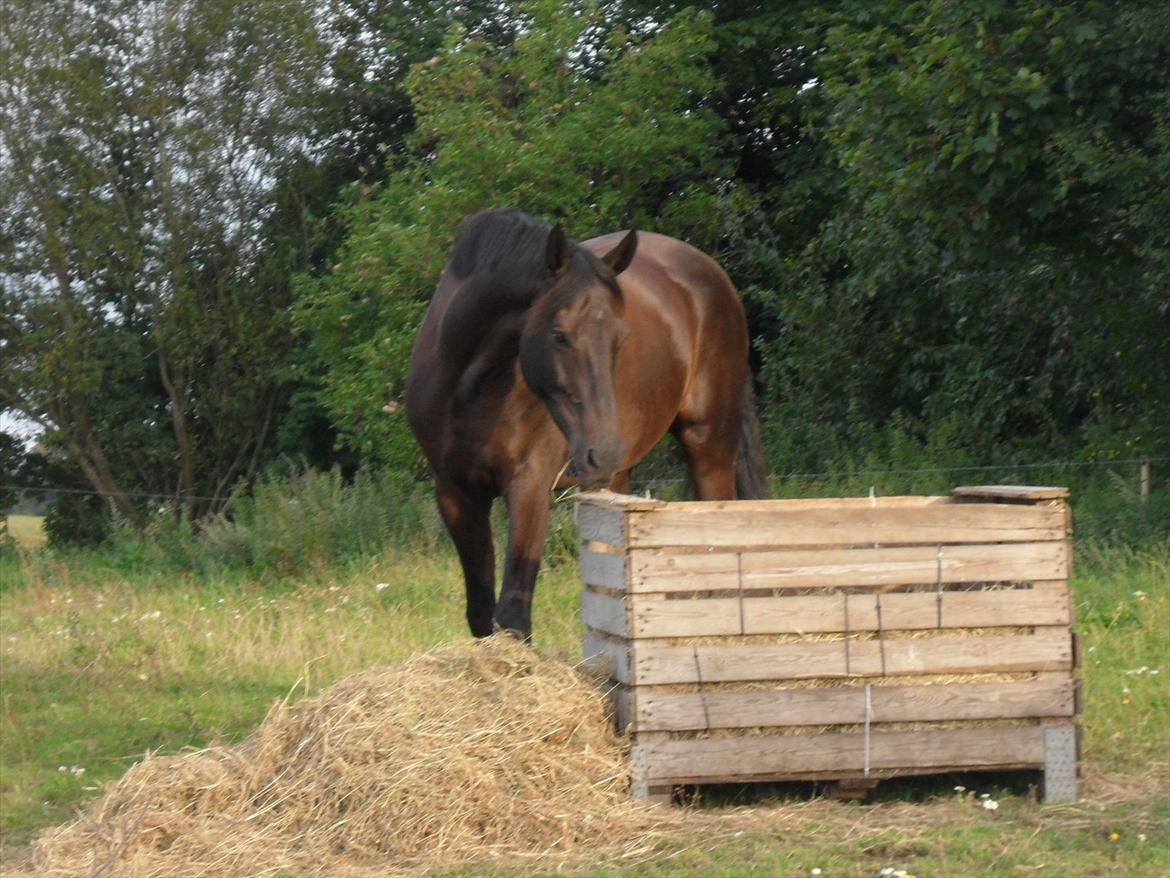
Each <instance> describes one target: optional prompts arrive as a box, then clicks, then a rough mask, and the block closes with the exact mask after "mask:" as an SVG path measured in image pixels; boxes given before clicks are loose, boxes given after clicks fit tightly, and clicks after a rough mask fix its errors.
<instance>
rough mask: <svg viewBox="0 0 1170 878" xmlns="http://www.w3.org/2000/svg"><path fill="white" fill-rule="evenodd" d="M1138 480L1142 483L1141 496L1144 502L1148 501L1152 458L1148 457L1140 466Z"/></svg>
mask: <svg viewBox="0 0 1170 878" xmlns="http://www.w3.org/2000/svg"><path fill="white" fill-rule="evenodd" d="M1138 481H1139V482H1140V483H1141V489H1140V493H1141V498H1142V502H1143V503H1146V502H1148V501H1149V499H1150V460H1149V458H1146V459H1145V460H1143V461H1142V462H1141V464H1140V466H1139V468H1138Z"/></svg>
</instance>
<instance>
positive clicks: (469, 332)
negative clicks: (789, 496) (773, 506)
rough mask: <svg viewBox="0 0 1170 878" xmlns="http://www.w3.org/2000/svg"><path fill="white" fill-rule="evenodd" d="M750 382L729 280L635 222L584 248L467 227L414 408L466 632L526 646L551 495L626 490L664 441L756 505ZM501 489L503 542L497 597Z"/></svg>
mask: <svg viewBox="0 0 1170 878" xmlns="http://www.w3.org/2000/svg"><path fill="white" fill-rule="evenodd" d="M750 380H751V376H750V372H749V369H748V333H747V326H746V323H745V321H744V313H743V308H742V306H741V305H740V302H739V298H738V296H737V294H736V291H735V287H734V286H733V285H732V283H731V280H730V279H729V278H728V276H727V274H726V273H725V272H724V271H723V269H722V268H720V267H719V265H718V264H717V263H716V262H715V261H714V260H713V259H712V258H711V257H709V256H707V255H706V254H704V253H702V252H700V251H699V250H697V249H695V248H694V247H692V246H690V245H689V244H685V243H683V242H682V241H678V240H675V239H673V238H668V237H666V236H664V235H657V234H649V233H645V232H643V233H638V232H637V231H633V230H631V231H629V232H627V233H624V234H623V233H621V232H615V233H613V234H609V235H603V236H601V237H599V238H592V239H590V240H588V241H583V242H581V243H576V242H574V241H571V240H569V238H567V237H566V235H565V233H564V231H563V230H562V229H561V227H560V226H559V225H552V224H550V223H547V222H544V221H543V220H540V219H536V218H534V217H531V216H529V215H527V214H525V213H522V212H520V211H515V210H487V211H482V212H480V213H476V214H474V215H472V216H471V217H469V218H467V219H466V220H464V222H463V225H462V226H461V228H460V230H459V232H458V234H457V236H456V239H455V243H454V245H453V246H452V248H451V251H450V253H449V254H448V258H447V263H446V266H445V267H444V269H443V273H442V276H441V277H440V278H439V283H438V286H437V288H436V289H435V293H434V297H433V298H432V300H431V303H430V306H429V308H428V309H427V312H426V315H425V316H424V318H423V322H422V326H421V327H420V329H419V332H418V337H417V338H416V340H415V345H414V350H413V352H412V354H411V361H410V369H409V372H408V374H407V378H406V395H405V403H406V415H407V419H408V421H409V423H410V427H411V429H412V430H413V431H414V434H415V436H416V437H417V438H418V441H419V444H420V445H421V446H422V450H423V452H424V454H425V455H426V457H427V460H428V461H429V462H430V465H431V468H432V470H433V472H434V478H435V494H436V499H437V501H438V506H439V511H440V514H441V515H442V518H443V522H444V523H445V524H446V526H447V530H448V531H449V532H450V534H451V538H452V540H453V541H454V543H455V548H456V550H457V551H458V553H459V560H460V563H461V566H462V568H463V577H464V581H465V585H466V589H467V622H468V625H469V626H470V627H471V632H472V634H474V635H475V636H477V637H483V636H486V635H489V634H491V633H493V632H494V631H498V630H504V631H509V632H511V633H513V634H514V635H516V636H518V637H521V638H524V639H530V638H531V634H532V621H531V619H532V593H533V587H534V585H535V582H536V574H537V571H538V569H539V567H540V559H541V554H542V550H543V548H544V540H545V535H546V533H547V530H548V521H549V491H550V489H552V488H567V487H569V486H573V485H579V486H582V487H585V488H596V487H602V486H607V487H609V488H611V489H612V490H615V491H624V490H628V489H629V484H630V470H631V468H632V467H633V466H634V464H636V463H637V462H638V461H639V460H640V459H641V458H642V457H644V456H645V455H646V454H647V453H648V452H649V451H650V449H652V448H653V447H654V445H655V444H656V443H657V442H658V440H659V439H660V438H661V437H662V436H664V435H665V434H666V432H667V431H671V432H672V433H673V434H674V435H675V437H677V439H678V440H679V442H680V443H681V444H682V447H683V449H684V451H685V453H686V458H687V462H688V466H689V469H690V474H691V480H692V482H693V485H694V489H695V492H696V494H697V495H698V497H699V499H704V500H732V499H736V498H740V499H749V498H758V497H762V496H764V491H765V472H764V466H763V460H762V455H761V453H760V445H759V428H758V424H757V421H756V415H755V408H754V404H753V402H752V394H751V389H750V383H749V382H750ZM500 496H502V497H503V498H504V500H505V502H506V504H507V511H508V519H509V537H508V549H507V559H506V561H505V564H504V571H503V574H504V582H503V587H502V590H501V592H500V596H499V600H497V599H496V595H495V550H494V547H493V542H492V533H491V523H490V511H491V505H492V502H493V500H494V499H495V498H496V497H500Z"/></svg>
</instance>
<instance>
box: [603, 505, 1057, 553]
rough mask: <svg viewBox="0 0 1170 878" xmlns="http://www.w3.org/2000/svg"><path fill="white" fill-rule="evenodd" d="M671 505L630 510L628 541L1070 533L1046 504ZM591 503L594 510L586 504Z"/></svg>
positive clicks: (888, 541)
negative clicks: (746, 506)
mask: <svg viewBox="0 0 1170 878" xmlns="http://www.w3.org/2000/svg"><path fill="white" fill-rule="evenodd" d="M773 503H774V506H772V507H769V508H767V509H757V510H752V509H744V508H742V507H740V506H739V505H738V503H726V504H720V508H714V509H710V508H702V509H700V508H695V507H698V506H700V505H701V504H682V503H680V504H668V505H667V506H664V507H663V508H661V509H657V510H648V511H633V512H630V513H628V522H627V528H626V537H627V543H626V544H627V545H629V546H630V547H655V546H774V547H785V546H789V547H796V546H806V547H817V546H864V545H874V544H880V545H915V544H924V543H925V544H930V545H939V544H944V545H945V544H949V543H992V542H1035V541H1041V540H1060V539H1064V537H1065V528H1064V513H1063V510H1061V509H1059V508H1054V507H1047V506H1020V505H1002V504H997V503H951V504H935V505H926V506H893V507H888V508H883V507H882V506H879V505H875V506H855V505H850V506H840V505H838V506H809V507H792V506H788V505H785V501H773ZM582 508H583V509H585V508H592V507H582Z"/></svg>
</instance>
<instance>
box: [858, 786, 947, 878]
mask: <svg viewBox="0 0 1170 878" xmlns="http://www.w3.org/2000/svg"><path fill="white" fill-rule="evenodd" d="M955 789H956V790H957V789H959V788H958V787H955ZM878 874H879V875H883V876H884V875H893V874H894V867H893V866H886V867H885V868H884V869H882V870H881V871H880V872H878Z"/></svg>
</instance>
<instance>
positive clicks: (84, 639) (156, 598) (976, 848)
mask: <svg viewBox="0 0 1170 878" xmlns="http://www.w3.org/2000/svg"><path fill="white" fill-rule="evenodd" d="M575 577H576V571H575V567H574V565H572V564H571V563H562V564H560V565H559V566H555V567H552V568H551V569H547V570H546V571H544V572H543V573H542V580H541V584H540V587H539V590H538V599H537V605H536V608H535V626H536V631H537V643H536V645H537V648H538V649H540V650H541V651H543V652H545V653H547V654H551V655H554V656H557V657H563V658H566V659H573V658H575V657H577V655H578V654H579V648H578V638H579V633H580V632H579V628H578V622H577V613H576V602H577V586H576V579H575ZM1074 588H1075V590H1076V594H1077V603H1078V623H1077V628H1078V630H1079V631H1080V632H1081V636H1082V641H1083V646H1084V650H1085V652H1084V655H1085V665H1084V668H1083V670H1082V675H1083V680H1084V696H1085V697H1084V703H1085V715H1084V726H1085V737H1084V764H1085V769H1086V775H1087V777H1086V782H1085V790H1084V792H1085V800H1084V801H1083V802H1082V803H1080V804H1078V805H1076V806H1064V807H1043V806H1040V805H1038V804H1036V803H1035V801H1034V800H1033V798H1032V797H1031V796H1030V795H1029V791H1028V787H1027V784H1028V781H1029V780H1031V779H1030V778H1027V777H1010V776H1005V777H995V776H979V775H966V776H958V777H946V778H938V779H932V780H920V781H915V782H909V781H907V782H890V783H887V784H884V785H883V786H882V787H881V788H880V789H879V792H878V795H877V796H876V801H875V803H874V804H871V805H865V806H859V805H857V804H845V803H836V802H830V801H826V800H823V799H810V797H809V789H808V788H802V787H799V786H788V787H772V788H764V789H755V788H734V789H730V790H713V791H711V792H708V793H706V794H704V795H703V796H702V797H701V798H700V801H699V802H698V803H697V807H696V808H695V809H694V810H693V812H692V817H691V818H689V825H690V827H691V829H690V830H688V831H687V832H684V833H682V834H681V835H680V834H677V833H676V834H674V835H671V836H669V837H662V838H659V839H656V840H654V841H652V842H648V844H647V846H646V847H645V848H643V849H642V850H640V851H637V852H634V853H633V854H631V853H630V852H626V855H625V856H620V857H619V856H613V857H611V856H608V855H604V856H603V855H599V857H598V858H595V861H594V862H588V863H582V862H578V863H569V864H563V865H562V866H561V868H560V869H559V870H556V871H555V874H565V873H566V872H568V873H571V874H574V875H582V876H619V875H620V876H626V875H629V876H633V875H662V876H665V875H673V874H694V875H724V876H753V875H761V876H763V875H769V876H771V875H791V876H806V875H809V876H811V875H813V874H820V875H822V876H826V878H828V876H859V878H869V876H877V875H879V874H882V872H881V870H882V869H889V870H891V871H890V872H887V873H885V874H894V873H895V871H896V870H902V871H904V872H905V873H906V874H915V875H918V876H920V878H921V876H927V875H930V876H939V875H954V876H967V875H992V874H1003V875H1033V874H1036V875H1054V876H1056V875H1118V876H1146V875H1149V876H1164V875H1166V874H1167V872H1168V871H1170V850H1168V846H1167V830H1168V828H1170V804H1168V802H1167V799H1168V793H1170V753H1168V731H1170V547H1168V546H1166V545H1162V546H1159V547H1155V548H1154V549H1147V550H1144V551H1140V552H1138V551H1128V550H1118V549H1113V550H1108V551H1096V552H1094V551H1081V552H1080V557H1079V558H1078V574H1077V577H1076V579H1075V581H1074ZM462 613H463V606H462V596H461V588H460V586H459V577H458V572H457V564H456V563H455V561H454V559H453V557H451V556H450V555H449V554H448V553H446V552H444V551H439V552H427V553H423V552H407V551H398V550H395V551H388V552H384V553H382V554H380V555H378V556H376V557H374V558H372V559H367V560H362V561H353V562H350V563H348V564H347V565H344V566H335V567H333V568H329V569H322V570H320V571H318V572H316V573H310V574H303V575H298V576H296V577H295V578H294V577H279V576H266V577H253V576H248V575H245V574H243V573H233V574H224V575H221V576H208V575H203V576H200V577H195V576H193V575H189V574H178V573H167V574H163V573H158V572H151V570H149V569H144V570H138V571H132V572H129V573H127V572H126V571H125V570H124V569H113V568H110V569H106V568H103V567H101V565H93V566H85V565H79V564H78V563H77V562H76V560H61V559H55V558H54V557H53V556H51V555H49V554H47V553H38V554H36V555H26V556H25V557H24V558H23V560H19V561H18V560H15V559H13V558H11V557H9V558H8V559H0V659H2V674H3V677H2V681H0V682H2V696H0V698H2V704H0V707H2V710H0V806H2V807H0V832H2V836H0V840H2V843H3V848H2V851H0V859H8V858H11V857H13V856H15V855H17V854H19V852H20V850H21V849H22V848H23V846H24V845H26V844H27V843H28V842H29V841H30V840H31V839H32V838H33V837H34V835H35V834H36V832H37V831H38V830H39V829H41V828H43V827H46V826H50V825H54V824H57V823H60V822H63V821H65V820H67V819H69V818H70V817H71V816H72V815H73V814H74V813H75V811H76V809H78V808H79V807H81V806H83V805H84V804H85V803H86V802H87V801H89V800H91V799H92V798H93V797H94V796H96V795H97V793H98V790H99V788H100V786H101V784H102V782H104V781H108V780H111V779H113V778H116V777H118V776H120V775H121V774H122V773H123V772H124V771H125V769H126V768H127V767H128V766H129V765H130V764H132V763H133V762H134V761H136V760H137V759H139V758H141V756H142V754H143V753H144V752H146V751H148V750H149V751H155V750H158V751H162V752H173V751H177V750H179V749H181V748H184V747H201V746H205V745H207V744H209V743H212V742H227V741H235V740H238V739H240V738H242V737H243V736H244V735H246V734H247V733H248V732H249V731H250V730H251V729H252V728H254V727H255V725H256V724H257V723H258V722H259V721H260V720H261V719H262V718H263V716H264V714H265V712H266V711H267V710H268V708H269V707H270V706H271V704H272V702H273V701H274V700H276V699H279V698H284V697H287V696H289V695H290V693H292V696H293V697H294V698H296V697H299V696H301V695H302V694H304V693H307V692H315V691H318V690H319V689H320V688H321V687H323V686H326V685H328V684H329V683H331V682H332V681H334V680H336V679H338V678H339V677H341V676H343V675H345V674H347V673H350V672H352V671H356V670H358V669H361V668H365V667H368V666H371V665H376V664H380V663H389V662H394V661H397V660H400V659H402V658H404V657H406V656H408V655H410V654H412V653H414V652H416V651H418V650H420V649H424V648H428V647H431V646H434V645H435V644H438V643H441V642H444V641H450V640H454V639H459V638H463V637H465V636H466V635H465V629H464V625H463V620H462ZM958 785H961V786H965V787H967V789H966V790H964V791H956V789H955V787H956V786H958ZM984 793H986V794H988V796H989V797H991V798H993V799H994V800H995V801H997V802H998V803H999V808H998V809H997V810H995V811H990V810H988V809H986V808H985V807H984V806H983V804H982V802H983V800H982V799H981V798H980V796H981V795H982V794H984ZM814 869H820V870H821V871H820V872H819V873H816V872H814V871H813V870H814ZM521 873H522V874H533V875H541V874H549V875H551V874H554V871H553V870H547V871H542V869H541V867H539V866H536V867H533V866H526V867H520V866H516V865H507V864H504V865H500V864H491V863H485V864H483V865H482V866H478V867H475V868H472V869H463V870H460V871H457V872H453V873H450V874H452V875H468V876H472V875H475V876H479V875H483V876H487V875H505V874H521Z"/></svg>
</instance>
